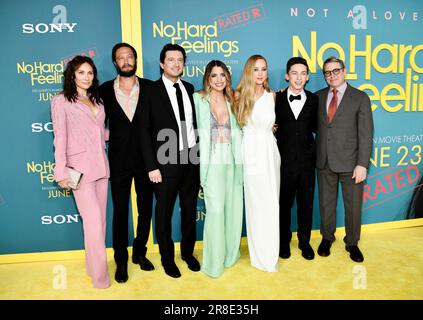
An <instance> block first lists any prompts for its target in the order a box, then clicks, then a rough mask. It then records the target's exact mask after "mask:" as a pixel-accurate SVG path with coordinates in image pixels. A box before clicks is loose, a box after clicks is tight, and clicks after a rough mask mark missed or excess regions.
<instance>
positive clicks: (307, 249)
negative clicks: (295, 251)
mask: <svg viewBox="0 0 423 320" xmlns="http://www.w3.org/2000/svg"><path fill="white" fill-rule="evenodd" d="M298 248H300V250H301V255H302V256H303V257H304V258H305V259H307V260H313V259H314V250H313V248H312V247H311V246H310V244H309V243H306V244H301V245H299V246H298Z"/></svg>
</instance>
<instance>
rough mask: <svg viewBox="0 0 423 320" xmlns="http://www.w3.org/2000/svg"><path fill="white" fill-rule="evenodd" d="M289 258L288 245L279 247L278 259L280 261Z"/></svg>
mask: <svg viewBox="0 0 423 320" xmlns="http://www.w3.org/2000/svg"><path fill="white" fill-rule="evenodd" d="M290 256H291V249H290V248H289V244H284V245H281V246H280V248H279V257H281V258H282V259H288V258H289V257H290Z"/></svg>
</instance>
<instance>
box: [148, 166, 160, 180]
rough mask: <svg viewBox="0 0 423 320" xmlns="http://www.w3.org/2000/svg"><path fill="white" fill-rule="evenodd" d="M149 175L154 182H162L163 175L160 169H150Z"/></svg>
mask: <svg viewBox="0 0 423 320" xmlns="http://www.w3.org/2000/svg"><path fill="white" fill-rule="evenodd" d="M148 177H149V178H150V181H151V182H153V183H160V182H162V175H161V173H160V170H159V169H156V170H153V171H150V172H149V173H148Z"/></svg>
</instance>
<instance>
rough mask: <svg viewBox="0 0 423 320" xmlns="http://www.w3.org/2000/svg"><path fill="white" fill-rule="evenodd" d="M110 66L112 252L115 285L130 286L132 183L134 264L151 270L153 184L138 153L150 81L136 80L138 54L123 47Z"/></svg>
mask: <svg viewBox="0 0 423 320" xmlns="http://www.w3.org/2000/svg"><path fill="white" fill-rule="evenodd" d="M112 60H113V64H114V65H115V67H116V71H117V73H118V76H117V77H116V78H115V79H114V80H110V81H107V82H105V83H103V84H102V85H101V86H100V95H101V98H102V99H103V103H104V108H105V111H106V125H107V126H108V127H109V130H110V139H109V153H108V154H109V160H110V182H111V191H112V199H113V249H114V258H115V261H116V266H117V268H116V273H115V280H116V281H117V282H126V281H127V280H128V271H127V261H128V250H127V247H128V212H129V197H130V193H131V184H132V179H134V182H135V191H136V193H137V207H138V225H137V234H136V237H135V239H134V243H133V251H132V262H133V263H136V264H139V265H140V267H141V269H142V270H145V271H150V270H154V266H153V264H152V263H151V262H150V261H149V260H148V259H147V258H146V252H147V247H146V244H147V240H148V236H149V233H150V225H151V215H152V206H153V204H152V202H153V184H152V183H151V182H150V180H149V178H148V175H147V172H146V169H145V165H144V161H143V158H142V155H141V154H142V152H141V143H140V138H139V131H140V128H139V126H140V118H139V117H140V112H141V109H142V108H143V106H142V105H141V96H142V95H143V94H144V89H145V87H146V86H147V85H148V83H151V81H150V80H147V79H141V78H138V77H137V76H136V75H135V72H136V67H137V52H136V51H135V49H134V48H133V47H132V46H131V45H129V44H127V43H118V44H116V45H115V46H114V47H113V50H112Z"/></svg>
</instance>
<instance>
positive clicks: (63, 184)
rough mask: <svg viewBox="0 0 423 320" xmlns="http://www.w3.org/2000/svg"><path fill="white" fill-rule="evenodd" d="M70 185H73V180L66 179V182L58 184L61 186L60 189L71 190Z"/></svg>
mask: <svg viewBox="0 0 423 320" xmlns="http://www.w3.org/2000/svg"><path fill="white" fill-rule="evenodd" d="M70 183H72V181H71V179H65V180H62V181H59V182H58V183H57V184H58V185H59V187H61V188H64V189H68V190H69V189H70V187H69V184H70Z"/></svg>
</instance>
